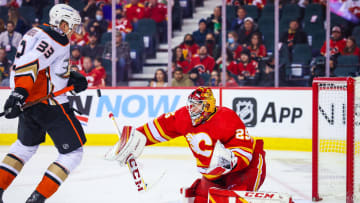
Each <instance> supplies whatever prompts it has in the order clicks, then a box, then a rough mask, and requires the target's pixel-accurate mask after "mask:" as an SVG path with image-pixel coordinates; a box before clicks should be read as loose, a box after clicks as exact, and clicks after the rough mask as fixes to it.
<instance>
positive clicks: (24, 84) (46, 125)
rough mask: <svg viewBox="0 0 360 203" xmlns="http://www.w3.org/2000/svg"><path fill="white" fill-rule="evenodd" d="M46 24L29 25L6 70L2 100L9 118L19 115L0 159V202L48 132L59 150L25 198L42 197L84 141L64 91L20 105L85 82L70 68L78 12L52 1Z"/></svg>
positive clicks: (70, 166)
mask: <svg viewBox="0 0 360 203" xmlns="http://www.w3.org/2000/svg"><path fill="white" fill-rule="evenodd" d="M49 17H50V23H49V24H50V25H47V24H44V25H40V26H38V27H35V28H32V29H31V30H29V31H28V32H27V33H26V34H25V35H24V36H23V39H22V40H21V42H20V45H19V47H18V48H17V53H16V58H15V61H14V66H13V70H14V72H13V74H12V75H11V80H12V81H11V83H12V84H13V85H12V89H13V91H12V92H11V94H10V96H9V97H8V99H7V100H6V102H5V106H4V112H5V117H6V118H8V119H11V118H16V117H19V123H18V139H17V141H16V142H15V143H14V144H13V145H12V146H11V147H10V151H9V153H8V154H7V155H6V156H5V157H4V159H3V161H2V162H1V164H0V202H1V203H2V202H3V201H2V194H3V192H4V191H5V190H6V189H7V188H8V186H9V185H10V184H11V183H12V181H13V180H14V179H15V177H16V176H17V175H18V174H19V173H20V171H21V169H22V168H23V166H24V165H25V163H26V162H27V161H28V160H29V159H30V158H31V157H32V156H33V155H34V154H35V152H36V150H37V148H38V146H39V144H40V143H42V142H44V141H45V134H46V133H48V134H49V135H50V137H51V139H52V140H53V142H54V143H55V147H56V148H57V150H58V152H59V156H58V157H57V159H56V160H55V161H54V162H53V163H51V164H50V166H49V167H48V169H47V170H46V172H45V174H44V176H43V178H42V180H41V181H40V183H39V184H38V186H37V187H36V189H35V191H34V192H33V193H32V194H31V195H30V197H29V198H28V199H27V200H26V202H27V203H41V202H45V200H46V199H47V198H49V197H50V196H51V195H53V194H54V193H55V192H56V190H57V189H58V188H59V186H60V185H61V183H62V182H64V181H65V179H66V178H67V176H68V175H69V173H70V172H71V171H73V170H74V168H75V167H76V166H78V165H79V163H80V161H81V159H82V154H83V149H82V146H83V145H84V143H85V142H86V138H85V135H84V131H83V129H82V127H81V125H80V123H79V121H78V120H77V119H76V117H75V115H74V113H73V111H72V109H71V108H70V106H69V102H68V99H67V97H66V95H65V94H62V95H60V96H56V97H53V98H49V99H48V100H45V101H42V102H41V103H38V104H36V105H33V106H31V107H30V108H27V109H25V110H22V106H23V105H24V104H25V103H28V102H33V101H36V100H37V99H39V98H42V97H44V96H46V95H49V94H51V93H52V92H55V91H58V90H61V89H63V88H65V87H66V86H69V85H73V86H74V91H75V92H77V93H78V92H81V91H83V90H85V89H86V88H87V81H86V79H85V77H83V76H82V75H81V74H79V73H76V72H70V67H69V57H70V43H69V38H70V36H71V35H72V33H73V32H74V31H75V30H76V29H78V28H79V26H80V24H81V18H80V15H79V13H78V12H77V11H76V10H75V9H73V8H72V7H70V6H68V5H65V4H57V5H55V6H53V7H52V8H51V10H50V13H49Z"/></svg>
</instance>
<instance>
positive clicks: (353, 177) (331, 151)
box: [312, 77, 360, 203]
mask: <svg viewBox="0 0 360 203" xmlns="http://www.w3.org/2000/svg"><path fill="white" fill-rule="evenodd" d="M312 87H313V109H312V110H313V122H312V125H313V126H312V127H313V128H312V134H313V139H312V198H313V200H314V201H319V200H321V199H327V200H334V201H336V202H345V201H346V202H347V203H353V202H356V200H357V201H359V200H360V177H359V176H360V171H359V170H360V166H359V165H360V130H359V123H360V119H359V117H360V101H359V100H360V93H359V91H360V81H359V79H355V78H351V77H339V78H315V79H314V80H313V85H312Z"/></svg>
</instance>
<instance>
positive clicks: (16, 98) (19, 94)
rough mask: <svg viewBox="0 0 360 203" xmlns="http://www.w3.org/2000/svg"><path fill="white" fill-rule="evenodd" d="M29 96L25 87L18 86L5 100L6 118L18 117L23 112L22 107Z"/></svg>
mask: <svg viewBox="0 0 360 203" xmlns="http://www.w3.org/2000/svg"><path fill="white" fill-rule="evenodd" d="M28 96H29V94H28V93H27V91H26V90H25V89H24V88H21V87H16V88H15V89H14V91H12V92H11V94H10V96H9V98H8V99H7V100H6V102H5V106H4V112H5V118H16V117H18V116H19V115H20V114H21V112H22V109H21V107H22V106H23V105H24V102H25V100H26V98H27V97H28Z"/></svg>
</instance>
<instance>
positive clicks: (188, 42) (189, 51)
mask: <svg viewBox="0 0 360 203" xmlns="http://www.w3.org/2000/svg"><path fill="white" fill-rule="evenodd" d="M179 46H180V48H181V49H182V52H183V55H184V58H185V60H188V61H190V59H191V57H193V56H194V55H195V54H197V53H198V51H199V46H198V45H197V44H196V43H195V41H194V38H193V36H192V35H191V34H186V35H185V37H184V41H183V42H182V43H181V44H180V45H179Z"/></svg>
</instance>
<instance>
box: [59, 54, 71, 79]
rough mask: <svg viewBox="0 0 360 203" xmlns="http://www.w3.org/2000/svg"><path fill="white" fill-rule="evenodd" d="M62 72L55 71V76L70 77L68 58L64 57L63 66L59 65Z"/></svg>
mask: <svg viewBox="0 0 360 203" xmlns="http://www.w3.org/2000/svg"><path fill="white" fill-rule="evenodd" d="M61 68H62V70H63V72H62V73H56V75H57V76H59V77H61V78H69V77H70V70H71V69H70V65H69V59H64V61H63V66H62V67H61Z"/></svg>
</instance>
